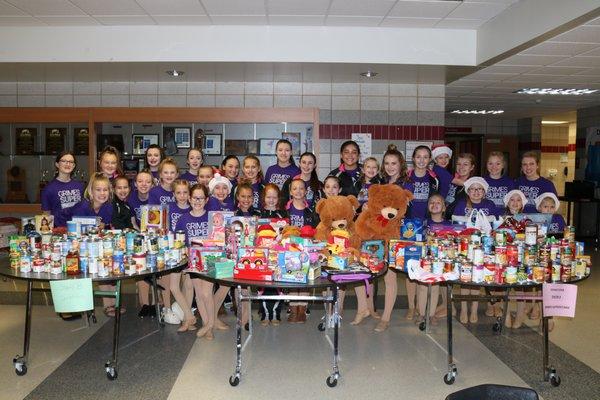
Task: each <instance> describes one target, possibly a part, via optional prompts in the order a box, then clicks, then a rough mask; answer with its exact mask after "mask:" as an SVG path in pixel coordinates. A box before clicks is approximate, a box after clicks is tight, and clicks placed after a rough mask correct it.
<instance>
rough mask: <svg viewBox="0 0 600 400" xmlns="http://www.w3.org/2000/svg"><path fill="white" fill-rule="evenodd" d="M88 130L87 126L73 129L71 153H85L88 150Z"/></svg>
mask: <svg viewBox="0 0 600 400" xmlns="http://www.w3.org/2000/svg"><path fill="white" fill-rule="evenodd" d="M89 138H90V135H89V132H88V130H87V128H75V129H74V130H73V153H75V154H77V155H87V153H88V151H89Z"/></svg>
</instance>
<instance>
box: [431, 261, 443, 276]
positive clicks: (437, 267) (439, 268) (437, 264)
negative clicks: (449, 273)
mask: <svg viewBox="0 0 600 400" xmlns="http://www.w3.org/2000/svg"><path fill="white" fill-rule="evenodd" d="M444 264H445V263H444V262H443V261H434V262H433V268H432V272H433V273H434V274H436V275H441V274H442V273H443V272H444Z"/></svg>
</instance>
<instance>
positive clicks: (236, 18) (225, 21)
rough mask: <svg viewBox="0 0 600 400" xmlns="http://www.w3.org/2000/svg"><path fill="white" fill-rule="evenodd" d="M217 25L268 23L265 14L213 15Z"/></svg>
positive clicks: (212, 17)
mask: <svg viewBox="0 0 600 400" xmlns="http://www.w3.org/2000/svg"><path fill="white" fill-rule="evenodd" d="M210 18H211V19H212V21H213V23H214V24H215V25H266V24H267V17H266V16H265V15H211V16H210Z"/></svg>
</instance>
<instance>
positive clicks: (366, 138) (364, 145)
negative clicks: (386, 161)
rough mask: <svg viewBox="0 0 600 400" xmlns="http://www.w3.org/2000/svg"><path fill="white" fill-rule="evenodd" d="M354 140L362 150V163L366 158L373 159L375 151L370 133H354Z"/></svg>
mask: <svg viewBox="0 0 600 400" xmlns="http://www.w3.org/2000/svg"><path fill="white" fill-rule="evenodd" d="M352 140H354V141H355V142H356V143H357V144H358V147H359V148H360V162H361V163H362V162H364V161H365V158H368V157H371V152H372V151H373V150H372V149H373V142H372V140H371V134H370V133H353V134H352Z"/></svg>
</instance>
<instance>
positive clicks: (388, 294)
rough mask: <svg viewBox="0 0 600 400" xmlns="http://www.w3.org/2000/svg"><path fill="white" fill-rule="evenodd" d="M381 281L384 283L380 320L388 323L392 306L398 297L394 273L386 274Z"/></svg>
mask: <svg viewBox="0 0 600 400" xmlns="http://www.w3.org/2000/svg"><path fill="white" fill-rule="evenodd" d="M383 281H384V282H385V305H384V307H383V315H382V316H381V320H382V321H386V322H389V321H390V319H391V317H392V310H393V309H394V304H395V303H396V297H398V281H397V280H396V273H395V272H392V271H388V272H386V273H385V277H384V278H383Z"/></svg>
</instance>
